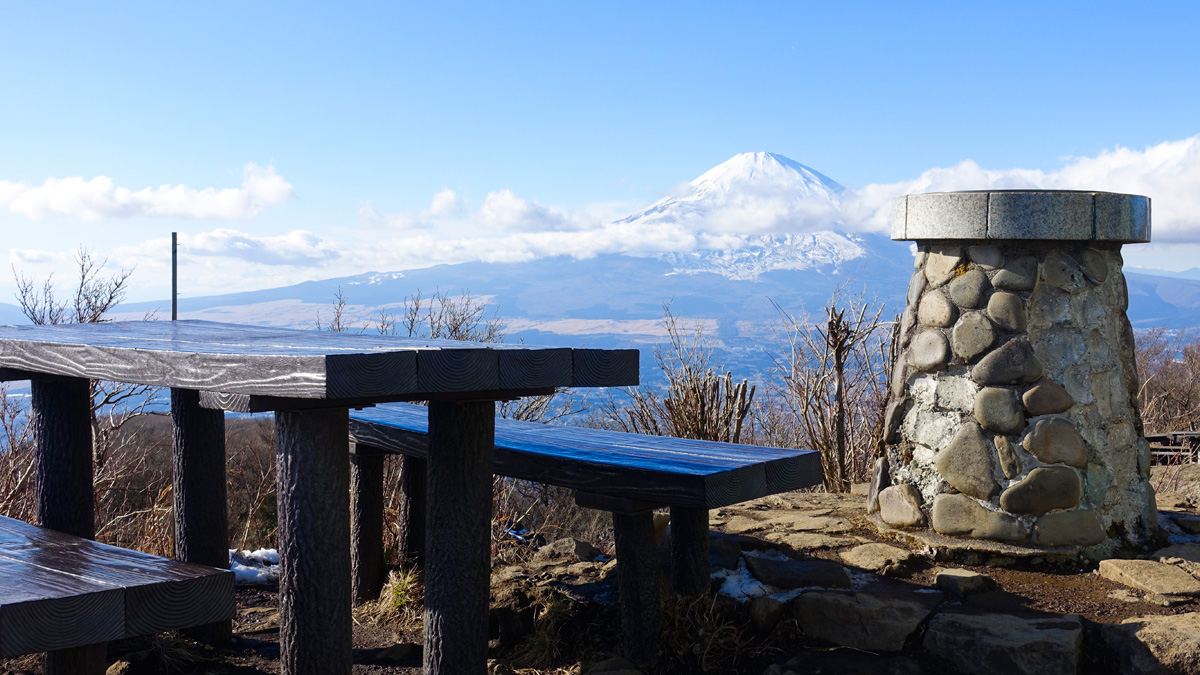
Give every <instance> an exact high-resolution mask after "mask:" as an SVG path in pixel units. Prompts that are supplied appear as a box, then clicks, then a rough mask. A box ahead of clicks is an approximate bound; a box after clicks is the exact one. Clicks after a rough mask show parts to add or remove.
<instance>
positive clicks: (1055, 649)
mask: <svg viewBox="0 0 1200 675" xmlns="http://www.w3.org/2000/svg"><path fill="white" fill-rule="evenodd" d="M922 646H924V647H925V649H926V650H927V651H929V652H930V653H932V654H933V655H934V656H937V657H939V658H942V659H944V660H945V661H947V662H948V663H950V665H951V666H953V667H954V668H956V669H957V671H958V672H961V673H970V674H972V675H1076V673H1078V672H1079V657H1080V653H1081V651H1082V649H1083V623H1082V621H1081V620H1080V618H1079V617H1078V616H1075V615H1068V616H1046V617H1032V618H1025V617H1019V616H1015V615H1012V614H999V613H995V612H975V611H945V612H939V613H938V614H937V615H935V616H934V617H933V618H932V619H930V621H929V626H928V628H926V629H925V639H924V640H923V642H922Z"/></svg>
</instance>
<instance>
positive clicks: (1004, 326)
mask: <svg viewBox="0 0 1200 675" xmlns="http://www.w3.org/2000/svg"><path fill="white" fill-rule="evenodd" d="M987 313H988V316H989V317H991V319H992V321H994V322H995V323H996V325H997V326H999V327H1000V329H1001V330H1005V331H1008V332H1009V333H1020V332H1021V331H1023V330H1025V325H1026V323H1027V321H1028V317H1027V316H1026V314H1025V303H1024V302H1022V301H1021V296H1019V295H1017V294H1016V293H1008V292H1005V291H999V292H996V293H993V294H992V297H990V298H988V304H987Z"/></svg>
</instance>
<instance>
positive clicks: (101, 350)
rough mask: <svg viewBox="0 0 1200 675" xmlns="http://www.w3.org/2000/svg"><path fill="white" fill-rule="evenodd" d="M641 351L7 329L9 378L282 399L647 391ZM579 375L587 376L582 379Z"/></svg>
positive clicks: (198, 331) (227, 330) (106, 327)
mask: <svg viewBox="0 0 1200 675" xmlns="http://www.w3.org/2000/svg"><path fill="white" fill-rule="evenodd" d="M631 362H632V363H633V364H634V366H636V351H633V352H630V351H629V350H625V351H622V350H585V351H584V352H580V350H567V349H563V348H559V347H535V346H527V345H504V344H492V343H469V342H456V341H446V340H421V339H414V338H400V337H391V336H367V335H352V334H345V333H330V332H320V331H300V330H288V329H277V328H263V327H257V326H239V325H232V324H218V323H211V322H203V321H171V322H166V321H148V322H146V321H142V322H116V323H104V324H73V325H60V326H0V368H3V369H8V370H7V371H0V376H3V375H4V374H5V373H7V374H8V375H10V376H12V375H19V374H20V373H21V372H36V373H44V374H48V375H65V376H71V377H83V378H92V379H105V380H115V381H121V382H136V383H141V384H150V385H156V386H164V387H176V388H182V389H197V390H205V391H222V392H232V393H242V394H256V395H262V396H276V397H282V398H333V399H350V398H374V397H395V396H400V395H404V394H410V393H413V392H415V391H418V390H421V391H424V392H426V393H430V394H433V393H448V394H450V393H465V392H470V391H491V390H524V389H544V388H554V387H566V386H572V385H574V386H622V385H629V384H636V382H637V377H636V367H634V368H632V369H631V367H630V363H631ZM573 371H578V376H577V375H576V373H575V372H573Z"/></svg>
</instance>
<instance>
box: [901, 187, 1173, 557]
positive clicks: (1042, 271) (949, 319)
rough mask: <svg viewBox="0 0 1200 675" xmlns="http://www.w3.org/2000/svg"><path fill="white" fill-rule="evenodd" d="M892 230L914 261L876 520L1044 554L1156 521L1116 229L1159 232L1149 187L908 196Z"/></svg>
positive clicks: (1149, 527) (1086, 553) (1133, 537)
mask: <svg viewBox="0 0 1200 675" xmlns="http://www.w3.org/2000/svg"><path fill="white" fill-rule="evenodd" d="M892 238H893V239H899V240H911V241H915V242H916V244H917V259H916V272H915V273H914V274H913V276H912V280H911V281H910V283H909V287H908V297H907V309H906V311H905V313H904V315H903V319H902V326H901V331H900V345H899V347H900V351H899V357H898V359H897V364H896V367H895V370H894V375H893V382H892V390H891V398H890V403H889V407H888V415H887V421H886V426H887V438H886V439H885V440H887V442H888V444H889V445H888V453H887V459H886V461H881V462H880V464H881V467H880V469H881V473H882V472H887V473H888V474H890V475H888V476H883V477H882V480H881V481H880V482H881V483H882V484H883V485H881V486H880V489H881V491H880V492H879V493H878V503H879V508H880V517H881V518H882V519H883V520H884V521H885V522H887V523H888V524H890V525H892V526H896V527H904V528H909V529H917V530H921V529H925V528H932V530H933V531H935V532H936V533H938V534H940V535H945V536H948V537H951V538H954V539H963V540H993V541H998V542H1004V543H1006V544H1010V545H1012V546H1011V547H1010V548H1016V549H1030V550H1031V551H1032V553H1035V554H1036V553H1047V554H1065V555H1069V556H1078V555H1082V557H1086V558H1100V557H1105V556H1106V555H1107V554H1109V553H1111V552H1112V551H1114V550H1116V549H1117V548H1120V547H1123V546H1128V545H1134V546H1137V545H1141V544H1143V543H1145V542H1146V540H1147V539H1148V538H1149V537H1150V535H1152V534H1153V533H1154V531H1155V530H1156V529H1157V526H1158V521H1157V512H1156V509H1155V504H1154V494H1153V490H1152V489H1151V488H1150V485H1149V482H1148V479H1149V471H1150V456H1149V445H1148V444H1147V443H1146V440H1145V439H1144V438H1143V437H1142V423H1141V418H1140V416H1139V413H1138V408H1137V399H1136V395H1137V386H1138V378H1137V369H1136V364H1135V362H1134V345H1133V330H1132V328H1131V327H1130V325H1129V319H1128V318H1127V316H1126V314H1125V312H1126V309H1127V306H1128V292H1127V289H1126V285H1125V277H1124V275H1123V274H1122V272H1121V267H1122V260H1121V244H1124V243H1137V242H1147V241H1149V240H1150V200H1149V199H1148V198H1146V197H1140V196H1136V195H1123V194H1112V193H1103V192H1064V191H991V192H950V193H933V194H919V195H908V196H906V197H900V198H899V199H897V200H896V202H895V206H894V209H893V215H892ZM889 483H890V484H891V486H892V487H886V486H887V485H888V484H889ZM885 487H886V489H883V488H885ZM926 531H927V530H926ZM979 543H980V544H981V546H982V545H983V542H982V541H980V542H979Z"/></svg>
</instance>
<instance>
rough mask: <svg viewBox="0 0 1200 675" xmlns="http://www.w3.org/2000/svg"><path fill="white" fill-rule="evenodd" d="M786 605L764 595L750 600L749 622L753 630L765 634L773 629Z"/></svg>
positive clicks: (781, 618) (781, 616)
mask: <svg viewBox="0 0 1200 675" xmlns="http://www.w3.org/2000/svg"><path fill="white" fill-rule="evenodd" d="M786 611H787V607H786V606H785V605H784V604H783V602H781V601H779V600H776V599H775V598H770V597H766V596H760V597H757V598H754V599H753V600H751V601H750V624H751V625H753V626H754V630H755V632H757V633H758V634H759V635H765V634H767V633H770V632H771V631H773V630H775V627H776V626H778V625H779V622H780V621H783V615H784V613H785V612H786Z"/></svg>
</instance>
